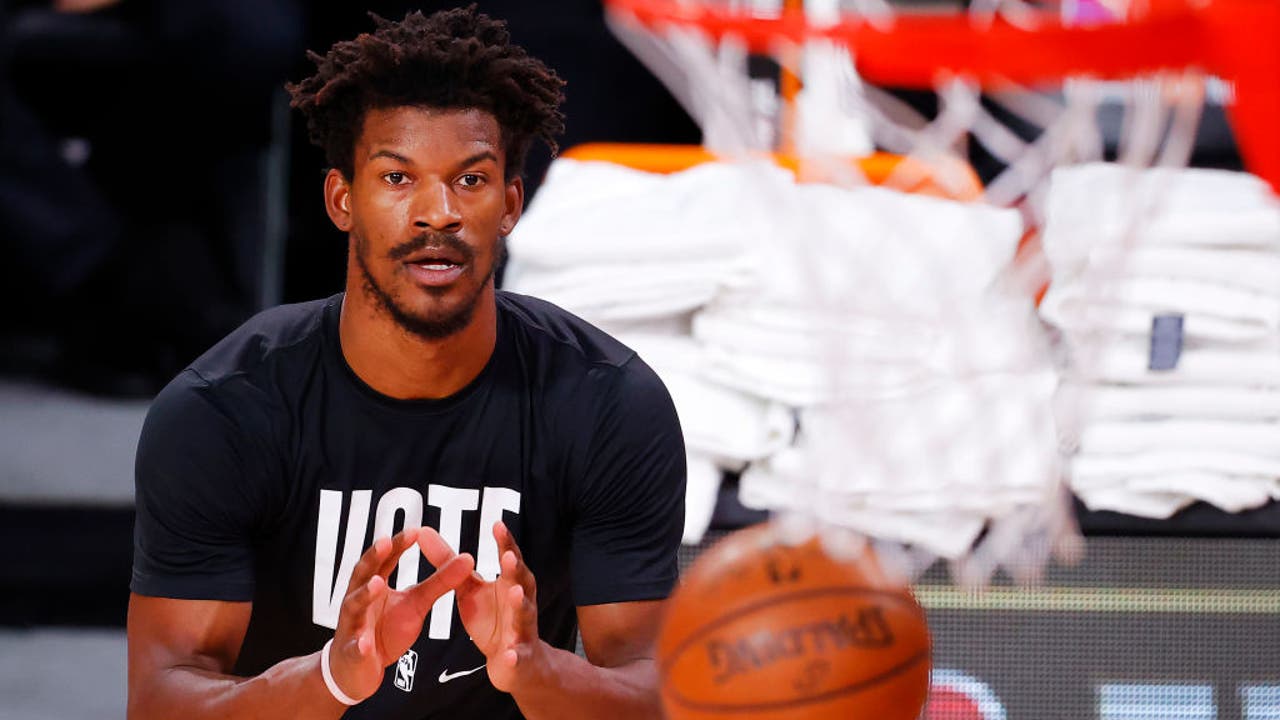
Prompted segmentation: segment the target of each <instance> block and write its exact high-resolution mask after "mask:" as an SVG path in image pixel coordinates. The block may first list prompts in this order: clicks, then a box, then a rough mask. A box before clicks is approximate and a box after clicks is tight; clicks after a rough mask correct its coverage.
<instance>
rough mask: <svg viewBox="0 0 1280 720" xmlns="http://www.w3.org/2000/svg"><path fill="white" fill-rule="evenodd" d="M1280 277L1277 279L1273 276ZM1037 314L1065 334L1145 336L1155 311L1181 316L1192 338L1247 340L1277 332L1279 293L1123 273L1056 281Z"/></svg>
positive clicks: (1185, 332)
mask: <svg viewBox="0 0 1280 720" xmlns="http://www.w3.org/2000/svg"><path fill="white" fill-rule="evenodd" d="M1277 280H1280V278H1277ZM1040 312H1041V314H1042V315H1043V316H1044V318H1045V319H1046V320H1047V321H1049V322H1050V323H1052V324H1054V325H1056V326H1057V327H1059V328H1062V329H1063V330H1064V331H1066V332H1078V331H1082V330H1099V329H1107V330H1116V331H1121V332H1125V333H1130V334H1135V335H1143V334H1147V335H1149V334H1150V332H1151V324H1152V321H1153V319H1154V318H1155V317H1156V316H1158V315H1166V314H1178V315H1182V316H1184V320H1183V332H1184V334H1185V335H1186V336H1187V337H1188V338H1191V339H1196V340H1219V341H1227V342H1249V341H1257V340H1262V339H1265V338H1268V337H1274V336H1275V335H1276V334H1277V333H1280V294H1263V293H1260V292H1257V291H1253V290H1249V289H1243V288H1231V287H1226V286H1223V285H1215V284H1210V283H1203V282H1198V281H1191V280H1178V279H1167V278H1145V277H1123V278H1117V279H1115V280H1113V281H1111V282H1105V283H1101V282H1100V283H1098V284H1097V285H1096V286H1095V285H1094V284H1092V283H1090V282H1088V281H1087V280H1080V281H1077V282H1055V283H1054V284H1053V285H1052V286H1051V287H1050V288H1049V292H1048V293H1046V294H1045V297H1044V301H1043V302H1042V303H1041V305H1040Z"/></svg>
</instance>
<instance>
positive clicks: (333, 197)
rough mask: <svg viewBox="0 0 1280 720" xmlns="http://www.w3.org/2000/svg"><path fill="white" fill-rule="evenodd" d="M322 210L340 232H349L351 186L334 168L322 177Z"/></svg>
mask: <svg viewBox="0 0 1280 720" xmlns="http://www.w3.org/2000/svg"><path fill="white" fill-rule="evenodd" d="M324 209H325V211H326V212H328V213H329V219H330V220H332V221H333V224H334V226H336V227H337V228H338V229H339V230H341V231H342V232H351V184H350V183H349V182H347V179H346V178H345V177H343V176H342V173H341V172H338V170H337V169H335V168H330V169H329V172H328V173H326V174H325V176H324Z"/></svg>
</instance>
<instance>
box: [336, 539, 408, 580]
mask: <svg viewBox="0 0 1280 720" xmlns="http://www.w3.org/2000/svg"><path fill="white" fill-rule="evenodd" d="M417 537H418V530H417V528H414V529H412V530H405V531H402V532H399V533H396V535H395V536H394V537H392V538H390V539H388V538H379V539H377V540H375V541H374V542H373V545H371V546H370V547H369V549H368V550H365V551H364V554H363V555H361V556H360V560H359V562H357V563H356V566H355V567H354V568H353V569H352V570H351V582H350V585H348V587H351V588H354V587H360V586H361V585H363V584H365V583H366V582H368V581H369V578H371V577H373V576H374V575H382V577H383V578H384V579H385V578H386V576H387V575H388V574H389V573H390V572H391V570H390V569H388V570H387V572H385V573H384V572H379V571H380V570H381V569H382V567H383V565H384V563H386V561H387V560H388V559H391V558H399V557H400V555H401V553H403V552H404V551H405V550H407V549H408V548H409V545H411V544H412V543H413V542H414V540H416V539H417ZM391 567H395V563H392V564H391Z"/></svg>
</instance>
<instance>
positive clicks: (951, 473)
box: [507, 160, 1058, 558]
mask: <svg viewBox="0 0 1280 720" xmlns="http://www.w3.org/2000/svg"><path fill="white" fill-rule="evenodd" d="M1021 233H1022V225H1021V221H1020V218H1019V217H1018V215H1017V214H1016V213H1014V212H1012V211H1003V210H996V209H993V208H989V207H985V206H981V205H977V204H963V203H956V202H951V201H947V200H942V199H938V198H930V197H924V196H918V195H906V194H902V193H897V192H891V191H887V190H883V189H879V188H871V187H858V188H837V187H833V186H828V185H817V184H797V183H795V182H794V179H793V178H792V176H791V175H790V174H789V173H787V172H785V171H783V170H780V169H777V168H773V167H772V166H748V167H743V166H738V165H720V164H711V165H704V166H700V167H697V168H695V169H692V170H689V171H686V172H683V173H677V174H674V175H671V176H656V175H648V174H645V173H638V172H635V171H632V170H627V169H624V168H619V167H616V166H612V165H609V164H604V163H579V162H574V161H570V160H560V161H557V162H556V163H555V164H554V165H553V167H552V171H551V173H550V174H549V175H548V179H547V181H546V183H544V185H543V186H542V189H541V190H540V192H539V195H538V198H537V200H535V202H534V203H533V205H532V206H531V208H530V210H529V213H528V215H527V216H526V218H525V219H524V220H522V221H521V224H520V226H519V227H518V228H517V231H516V233H515V234H513V235H512V237H511V238H510V252H511V259H512V260H511V262H512V264H511V269H510V270H509V274H508V278H509V282H508V284H507V286H508V287H509V288H510V289H512V290H514V291H516V292H525V293H529V294H533V295H539V296H541V297H544V298H546V299H548V300H550V301H552V302H556V303H558V304H561V305H562V306H563V307H565V308H566V309H568V310H570V311H572V312H575V313H577V314H579V315H581V316H582V317H584V318H585V319H587V320H589V321H591V322H594V323H596V324H598V325H600V326H601V327H603V328H605V329H606V330H609V331H610V332H612V333H613V334H615V336H617V337H618V338H619V339H621V340H622V341H623V342H625V343H627V344H628V345H630V346H631V347H633V348H634V349H636V350H637V351H638V352H639V353H640V355H641V357H643V358H645V359H646V360H647V361H648V362H649V364H650V365H652V366H653V367H654V369H655V370H656V371H657V372H658V373H659V374H660V375H661V376H662V377H663V379H664V381H665V382H666V384H667V386H668V389H669V390H670V391H671V393H672V396H673V399H674V400H675V404H676V407H677V410H678V411H679V413H680V418H681V423H682V425H683V427H684V430H685V435H686V440H687V445H688V447H689V452H690V490H689V502H688V507H689V522H688V523H687V528H686V540H687V541H696V540H697V539H698V538H700V537H701V534H702V532H703V530H705V527H706V525H705V523H706V522H707V521H709V519H710V514H711V509H712V507H713V506H714V499H715V485H718V480H719V470H720V469H727V470H733V471H742V476H741V499H742V500H743V502H744V503H745V504H747V505H748V506H752V507H767V508H771V509H786V508H792V509H798V510H802V511H805V512H807V513H810V514H811V515H814V516H817V517H819V518H821V519H823V520H826V521H829V522H832V523H834V524H838V525H841V526H845V527H850V528H852V529H854V530H857V531H859V532H862V533H865V534H869V535H872V536H875V537H877V538H884V539H889V540H894V541H898V542H902V543H906V544H910V545H912V546H915V547H917V548H924V549H926V550H927V551H928V552H931V553H934V554H936V555H942V556H946V557H952V558H956V557H961V556H963V555H965V554H966V553H967V552H969V550H970V549H971V548H972V546H973V544H974V542H975V540H976V539H977V538H978V536H979V535H980V534H981V533H982V532H983V530H984V529H987V530H990V529H991V523H992V521H999V519H1000V518H1001V517H1003V516H1012V515H1016V514H1018V511H1019V510H1020V509H1022V508H1027V507H1034V506H1039V505H1042V504H1043V503H1045V502H1046V496H1048V495H1051V494H1052V493H1053V492H1054V488H1055V486H1056V483H1057V480H1058V465H1057V444H1056V441H1055V437H1056V436H1055V431H1054V428H1053V419H1052V413H1051V407H1052V404H1051V402H1050V399H1051V396H1052V393H1053V388H1054V385H1055V381H1054V376H1053V374H1052V370H1051V368H1050V365H1049V363H1048V359H1047V353H1046V351H1045V346H1044V343H1043V338H1042V336H1041V334H1040V329H1041V327H1040V325H1039V324H1038V321H1037V320H1036V318H1035V312H1034V308H1033V306H1032V304H1031V303H1030V301H1029V300H1028V299H1026V298H1024V297H1019V296H1018V294H1017V293H1016V292H1013V291H1003V290H1002V287H1004V286H1003V285H1002V284H1001V283H1000V282H999V280H1000V278H1001V275H1002V272H1003V271H1004V270H1005V269H1006V268H1007V266H1008V264H1009V262H1010V261H1011V259H1012V257H1013V255H1014V252H1015V249H1016V247H1017V244H1018V240H1019V238H1020V236H1021ZM658 328H661V331H659V330H658ZM989 534H990V533H989Z"/></svg>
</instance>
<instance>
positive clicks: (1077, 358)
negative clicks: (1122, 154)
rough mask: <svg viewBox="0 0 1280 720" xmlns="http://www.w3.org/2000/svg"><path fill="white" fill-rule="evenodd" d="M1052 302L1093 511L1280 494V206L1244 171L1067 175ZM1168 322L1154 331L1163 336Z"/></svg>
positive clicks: (1174, 507) (1054, 250)
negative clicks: (1062, 344)
mask: <svg viewBox="0 0 1280 720" xmlns="http://www.w3.org/2000/svg"><path fill="white" fill-rule="evenodd" d="M1046 218H1047V222H1046V227H1045V233H1044V247H1045V252H1046V254H1047V256H1048V258H1049V261H1050V264H1051V268H1052V275H1053V277H1052V284H1051V286H1050V289H1049V292H1048V294H1047V295H1046V296H1045V299H1044V302H1043V304H1042V306H1041V312H1042V314H1043V316H1044V317H1045V319H1046V320H1048V321H1049V322H1050V323H1052V324H1053V325H1056V326H1057V327H1058V328H1060V329H1061V331H1062V333H1063V338H1064V340H1065V341H1066V342H1065V346H1066V348H1067V349H1068V350H1069V353H1068V358H1067V365H1066V368H1067V369H1066V375H1065V377H1064V380H1063V384H1062V388H1061V390H1060V393H1059V402H1058V406H1059V410H1060V414H1061V420H1062V423H1061V424H1062V427H1063V428H1064V429H1066V430H1068V431H1069V432H1070V437H1069V438H1068V439H1069V440H1070V441H1072V442H1073V443H1074V445H1075V448H1076V453H1075V455H1074V457H1073V458H1072V460H1071V470H1070V474H1071V482H1072V487H1073V490H1074V491H1075V492H1076V494H1077V495H1078V496H1079V497H1080V498H1081V499H1082V500H1083V501H1084V502H1085V503H1086V505H1088V506H1089V507H1091V508H1094V509H1106V510H1116V511H1120V512H1125V513H1130V514H1136V515H1143V516H1149V517H1168V516H1170V515H1172V514H1173V513H1175V512H1176V511H1178V510H1179V509H1181V508H1183V507H1185V506H1186V505H1188V504H1190V503H1192V502H1194V501H1196V500H1204V501H1207V502H1210V503H1213V504H1214V505H1217V506H1218V507H1220V508H1222V509H1224V510H1227V511H1230V512H1238V511H1241V510H1244V509H1247V508H1252V507H1256V506H1259V505H1262V504H1265V503H1266V502H1268V501H1269V500H1271V499H1278V498H1280V202H1277V200H1276V198H1275V197H1274V196H1273V195H1272V194H1271V192H1270V190H1269V188H1268V187H1267V186H1266V184H1265V183H1263V182H1261V181H1260V180H1258V179H1257V178H1254V177H1252V176H1250V175H1246V174H1243V173H1230V172H1223V171H1215V170H1198V169H1176V170H1174V169H1159V170H1142V171H1137V170H1131V169H1126V168H1122V167H1119V166H1116V165H1106V164H1091V165H1083V166H1078V167H1072V168H1063V169H1059V170H1057V171H1056V172H1055V174H1054V176H1053V180H1052V184H1051V187H1050V191H1049V195H1048V209H1047V214H1046ZM1157 327H1159V328H1163V329H1161V330H1158V331H1153V328H1157Z"/></svg>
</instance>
